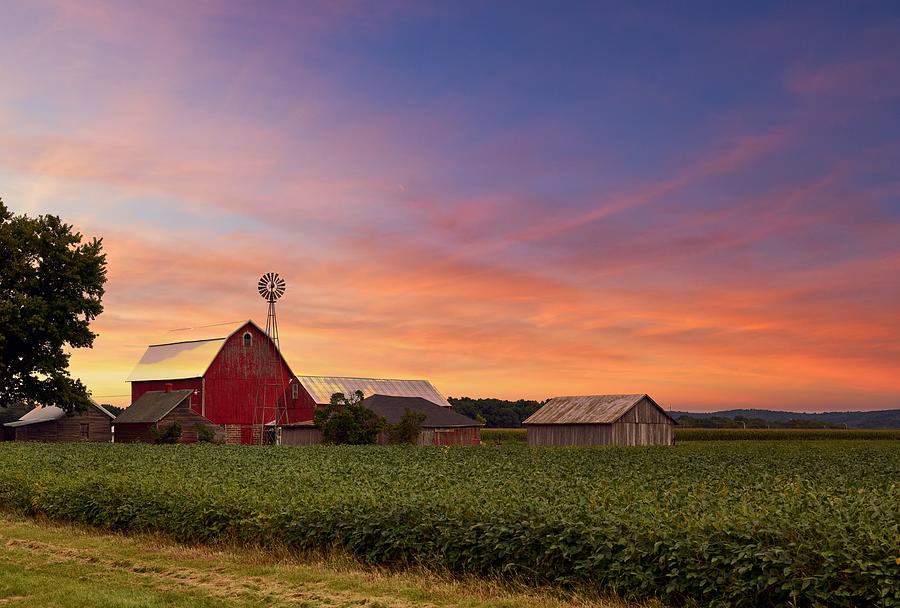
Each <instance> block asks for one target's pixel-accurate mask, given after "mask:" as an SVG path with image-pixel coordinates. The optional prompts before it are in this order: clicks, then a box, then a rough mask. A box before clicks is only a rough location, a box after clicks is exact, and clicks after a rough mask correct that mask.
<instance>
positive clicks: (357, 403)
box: [313, 391, 384, 445]
mask: <svg viewBox="0 0 900 608" xmlns="http://www.w3.org/2000/svg"><path fill="white" fill-rule="evenodd" d="M362 400H363V394H362V392H361V391H356V392H355V393H353V394H352V395H350V396H349V397H347V396H345V395H344V393H335V394H333V395H332V396H331V402H330V403H329V404H328V405H327V406H325V408H324V409H321V410H318V411H317V412H316V414H315V418H314V420H313V421H314V422H315V424H316V426H317V427H319V428H320V429H322V441H323V442H324V443H338V444H341V443H342V444H350V445H367V444H372V443H375V441H376V440H377V439H378V433H379V432H380V431H381V430H382V429H383V428H384V418H382V417H381V416H379V415H378V414H376V413H375V412H373V411H372V410H370V409H369V408H367V407H364V406H363V405H361V403H362Z"/></svg>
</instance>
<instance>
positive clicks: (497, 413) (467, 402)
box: [447, 397, 546, 429]
mask: <svg viewBox="0 0 900 608" xmlns="http://www.w3.org/2000/svg"><path fill="white" fill-rule="evenodd" d="M447 401H448V402H449V403H450V405H451V406H453V411H454V412H456V413H458V414H462V415H463V416H467V417H469V418H474V419H475V420H478V421H479V422H484V423H485V426H486V427H487V428H489V429H498V428H499V429H514V428H518V427H520V426H522V421H523V420H525V419H526V418H528V417H529V416H531V415H532V414H533V413H535V412H536V411H538V410H539V409H540V408H541V406H542V405H543V404H544V403H546V401H532V400H529V399H519V400H518V401H506V400H504V399H472V398H470V397H458V398H455V397H447Z"/></svg>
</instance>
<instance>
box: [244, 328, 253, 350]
mask: <svg viewBox="0 0 900 608" xmlns="http://www.w3.org/2000/svg"><path fill="white" fill-rule="evenodd" d="M251 344H253V334H251V333H250V332H249V331H248V332H246V333H245V334H244V348H250V345H251Z"/></svg>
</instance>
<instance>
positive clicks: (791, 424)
mask: <svg viewBox="0 0 900 608" xmlns="http://www.w3.org/2000/svg"><path fill="white" fill-rule="evenodd" d="M678 424H680V425H681V426H683V427H690V428H699V429H744V428H747V429H842V428H844V425H841V424H834V423H831V422H825V421H823V420H801V419H797V418H792V419H790V420H765V419H763V418H749V417H747V416H735V417H734V418H727V417H725V416H709V417H707V418H701V417H697V416H679V417H678Z"/></svg>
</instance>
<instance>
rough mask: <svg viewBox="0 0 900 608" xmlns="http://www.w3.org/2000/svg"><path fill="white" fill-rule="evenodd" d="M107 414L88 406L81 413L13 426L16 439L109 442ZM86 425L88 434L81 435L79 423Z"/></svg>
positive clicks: (109, 432) (110, 430) (109, 429)
mask: <svg viewBox="0 0 900 608" xmlns="http://www.w3.org/2000/svg"><path fill="white" fill-rule="evenodd" d="M110 422H111V421H110V419H109V416H107V415H105V414H104V413H103V412H101V411H100V410H98V409H97V408H95V407H89V408H88V409H87V410H85V411H84V412H83V413H81V414H77V415H75V416H71V417H70V416H66V417H65V418H60V419H59V420H48V421H47V422H38V423H35V424H28V425H25V426H20V427H15V440H16V441H48V442H50V441H73V442H77V441H97V442H105V443H109V441H110V440H111V439H112V429H111V428H110ZM82 424H87V425H88V436H87V437H86V438H85V437H83V436H82V435H81V425H82Z"/></svg>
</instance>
